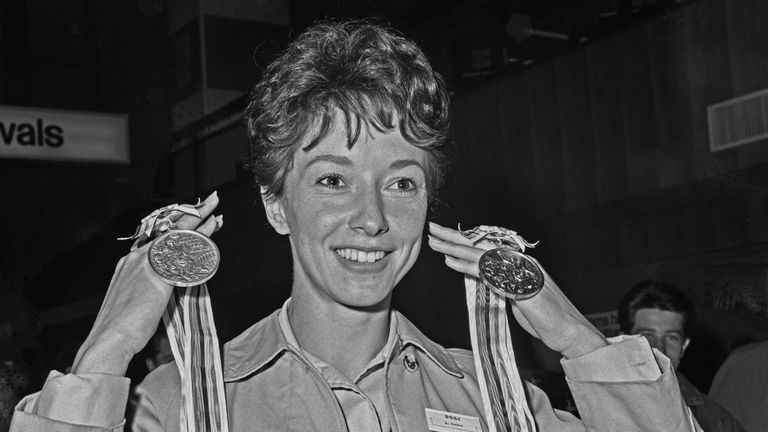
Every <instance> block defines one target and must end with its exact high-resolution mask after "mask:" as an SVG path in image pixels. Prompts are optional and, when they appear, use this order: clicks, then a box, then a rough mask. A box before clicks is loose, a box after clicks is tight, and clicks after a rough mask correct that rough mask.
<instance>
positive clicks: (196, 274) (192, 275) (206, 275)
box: [147, 230, 219, 287]
mask: <svg viewBox="0 0 768 432" xmlns="http://www.w3.org/2000/svg"><path fill="white" fill-rule="evenodd" d="M147 258H148V259H149V266H150V267H151V268H152V270H154V272H155V273H156V274H157V276H158V277H159V278H160V279H162V280H163V281H165V282H167V283H169V284H171V285H175V286H180V287H190V286H195V285H200V284H201V283H203V282H205V281H207V280H208V279H210V278H211V277H213V275H214V274H215V273H216V270H217V269H218V268H219V248H218V247H216V243H214V242H213V241H212V240H211V239H210V238H208V237H206V236H205V235H203V234H200V233H199V232H197V231H192V230H170V231H167V232H166V233H164V234H162V235H160V236H159V237H157V238H156V239H154V240H153V241H152V244H150V246H149V253H148V254H147Z"/></svg>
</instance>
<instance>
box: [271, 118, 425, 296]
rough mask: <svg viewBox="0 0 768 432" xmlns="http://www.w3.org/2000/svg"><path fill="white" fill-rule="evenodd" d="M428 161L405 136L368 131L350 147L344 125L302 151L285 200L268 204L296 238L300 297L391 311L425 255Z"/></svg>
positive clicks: (282, 228)
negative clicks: (398, 288)
mask: <svg viewBox="0 0 768 432" xmlns="http://www.w3.org/2000/svg"><path fill="white" fill-rule="evenodd" d="M337 118H339V117H338V116H337ZM342 118H343V117H342ZM427 158H428V154H427V152H426V151H425V150H422V149H420V148H418V147H416V146H414V145H412V144H410V143H408V142H407V141H406V140H405V139H404V138H403V137H402V135H401V134H400V132H399V131H393V132H389V133H380V132H378V131H376V130H375V129H374V128H370V129H369V130H368V131H366V129H365V128H363V131H362V133H361V135H360V138H359V139H358V141H357V142H356V143H355V145H354V146H352V148H348V147H347V137H346V131H345V128H344V124H343V123H342V122H339V121H336V122H335V124H334V127H333V129H332V130H331V132H330V133H329V134H328V135H327V136H326V137H325V138H324V139H323V140H321V141H320V142H319V143H318V144H317V145H316V146H314V147H313V148H311V149H310V150H308V151H305V150H299V151H297V152H296V155H295V156H294V160H293V168H292V169H291V171H290V172H289V173H288V175H287V177H286V181H285V189H284V193H283V196H282V197H279V198H274V199H273V200H268V201H266V203H265V206H266V209H267V214H268V217H269V219H270V222H271V223H272V225H273V226H274V227H275V229H276V230H277V231H278V232H280V233H282V234H289V235H290V240H291V250H292V253H293V268H294V286H293V290H294V295H297V294H300V295H311V296H314V297H316V299H318V300H320V301H323V302H333V303H336V304H342V305H345V306H348V307H370V306H377V305H378V306H387V307H388V305H389V303H388V302H389V299H390V295H391V293H392V290H393V288H394V287H395V285H396V284H397V283H398V282H399V281H400V280H401V279H402V277H403V276H404V275H405V274H406V273H407V272H408V270H409V269H410V268H411V266H413V263H414V262H415V261H416V257H417V256H418V254H419V248H420V246H421V237H422V229H423V226H424V220H425V218H426V212H427V203H428V196H427V187H426V172H425V167H426V166H427ZM297 291H301V292H297ZM382 302H386V303H382Z"/></svg>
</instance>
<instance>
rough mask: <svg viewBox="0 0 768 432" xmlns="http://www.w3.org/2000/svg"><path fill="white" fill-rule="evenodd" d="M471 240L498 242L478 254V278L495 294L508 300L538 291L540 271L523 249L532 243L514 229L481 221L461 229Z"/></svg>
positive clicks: (541, 280)
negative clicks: (494, 247) (491, 247)
mask: <svg viewBox="0 0 768 432" xmlns="http://www.w3.org/2000/svg"><path fill="white" fill-rule="evenodd" d="M461 234H462V235H464V237H466V238H468V239H470V240H472V244H475V243H477V242H479V241H480V240H483V239H485V240H489V241H491V242H493V243H495V244H496V246H498V247H497V248H496V249H492V250H489V251H488V252H486V253H484V254H483V255H482V256H481V257H480V262H479V263H478V264H479V267H480V271H479V273H480V281H481V282H482V283H483V285H485V286H487V287H488V288H490V289H491V290H493V291H494V292H495V293H496V294H499V295H502V296H504V297H507V298H510V299H512V300H525V299H527V298H531V297H533V296H535V295H536V294H538V293H539V291H541V288H542V287H543V286H544V273H542V271H541V268H539V265H538V264H536V261H534V260H533V259H531V258H530V257H529V256H528V255H525V254H524V253H523V252H524V251H525V248H526V247H529V248H532V247H534V246H536V243H528V242H527V241H525V239H523V238H522V237H521V236H520V235H518V234H517V233H516V232H515V231H512V230H509V229H506V228H502V227H497V226H487V225H481V226H479V227H475V228H473V229H471V230H467V231H461Z"/></svg>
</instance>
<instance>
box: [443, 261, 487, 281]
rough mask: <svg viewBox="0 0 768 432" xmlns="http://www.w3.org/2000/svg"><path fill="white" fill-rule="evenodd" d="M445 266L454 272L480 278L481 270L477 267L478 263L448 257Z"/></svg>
mask: <svg viewBox="0 0 768 432" xmlns="http://www.w3.org/2000/svg"><path fill="white" fill-rule="evenodd" d="M445 265H447V266H448V267H450V268H452V269H453V270H456V271H457V272H459V273H464V274H466V275H469V276H472V277H476V278H477V277H480V276H479V269H480V268H479V267H478V266H477V262H470V261H466V260H462V259H459V258H455V257H452V256H450V255H446V256H445Z"/></svg>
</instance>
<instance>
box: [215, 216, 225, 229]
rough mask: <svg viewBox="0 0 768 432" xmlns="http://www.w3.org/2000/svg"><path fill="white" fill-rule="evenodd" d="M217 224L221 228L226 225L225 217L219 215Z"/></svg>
mask: <svg viewBox="0 0 768 432" xmlns="http://www.w3.org/2000/svg"><path fill="white" fill-rule="evenodd" d="M216 224H217V225H218V226H219V227H221V226H222V225H224V215H218V216H216Z"/></svg>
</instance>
